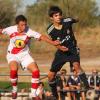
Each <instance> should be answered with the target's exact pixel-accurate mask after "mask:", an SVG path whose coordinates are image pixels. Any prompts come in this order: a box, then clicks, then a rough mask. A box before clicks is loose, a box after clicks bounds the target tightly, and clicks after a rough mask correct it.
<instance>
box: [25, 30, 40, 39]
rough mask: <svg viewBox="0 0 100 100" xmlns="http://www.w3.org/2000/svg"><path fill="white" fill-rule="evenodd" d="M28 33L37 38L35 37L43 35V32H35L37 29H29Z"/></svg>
mask: <svg viewBox="0 0 100 100" xmlns="http://www.w3.org/2000/svg"><path fill="white" fill-rule="evenodd" d="M27 35H28V36H29V37H33V38H35V39H39V38H40V37H41V34H40V33H38V32H35V31H33V30H31V29H28V31H27Z"/></svg>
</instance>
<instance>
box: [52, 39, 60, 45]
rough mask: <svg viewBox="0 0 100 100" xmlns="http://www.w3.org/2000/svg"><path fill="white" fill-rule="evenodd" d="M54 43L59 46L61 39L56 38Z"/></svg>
mask: <svg viewBox="0 0 100 100" xmlns="http://www.w3.org/2000/svg"><path fill="white" fill-rule="evenodd" d="M53 44H54V45H55V46H57V45H60V44H61V42H60V41H59V40H55V41H53Z"/></svg>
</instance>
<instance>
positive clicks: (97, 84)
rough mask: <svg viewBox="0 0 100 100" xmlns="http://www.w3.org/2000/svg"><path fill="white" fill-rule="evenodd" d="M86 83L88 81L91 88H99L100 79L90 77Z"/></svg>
mask: <svg viewBox="0 0 100 100" xmlns="http://www.w3.org/2000/svg"><path fill="white" fill-rule="evenodd" d="M88 81H89V84H90V85H92V86H94V85H95V84H96V86H100V77H98V76H95V77H93V76H90V77H89V79H88Z"/></svg>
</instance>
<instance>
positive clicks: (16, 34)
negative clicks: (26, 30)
mask: <svg viewBox="0 0 100 100" xmlns="http://www.w3.org/2000/svg"><path fill="white" fill-rule="evenodd" d="M21 35H25V34H20V33H18V32H14V33H12V34H11V35H10V38H13V37H15V36H21Z"/></svg>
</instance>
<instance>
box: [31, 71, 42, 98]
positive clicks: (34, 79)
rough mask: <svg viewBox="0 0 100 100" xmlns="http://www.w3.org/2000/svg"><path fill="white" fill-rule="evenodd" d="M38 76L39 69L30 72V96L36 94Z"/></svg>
mask: <svg viewBox="0 0 100 100" xmlns="http://www.w3.org/2000/svg"><path fill="white" fill-rule="evenodd" d="M39 77H40V73H39V70H36V71H33V72H32V87H31V93H32V97H36V96H38V94H37V92H36V91H37V89H38V86H39Z"/></svg>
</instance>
